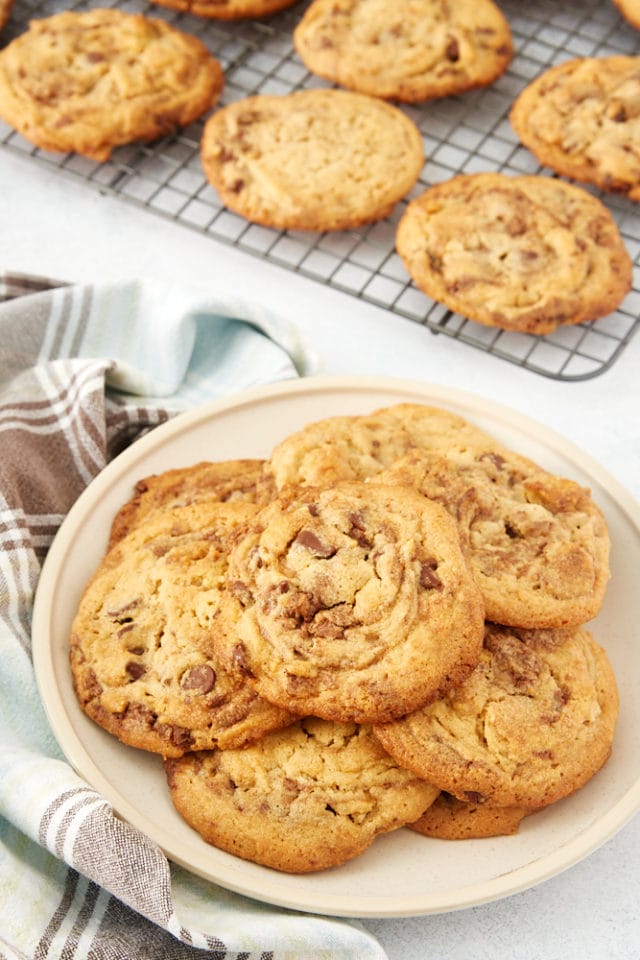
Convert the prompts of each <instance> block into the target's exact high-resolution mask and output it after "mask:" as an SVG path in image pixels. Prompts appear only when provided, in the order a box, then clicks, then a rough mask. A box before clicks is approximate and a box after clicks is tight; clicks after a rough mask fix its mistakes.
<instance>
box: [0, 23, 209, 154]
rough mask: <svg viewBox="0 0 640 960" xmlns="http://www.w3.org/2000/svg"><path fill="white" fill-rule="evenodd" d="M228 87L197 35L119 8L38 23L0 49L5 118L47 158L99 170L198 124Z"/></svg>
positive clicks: (0, 86) (1, 114)
mask: <svg viewBox="0 0 640 960" xmlns="http://www.w3.org/2000/svg"><path fill="white" fill-rule="evenodd" d="M223 85H224V75H223V71H222V67H221V65H220V64H219V62H218V61H217V60H216V59H215V57H213V56H211V54H210V53H209V51H208V50H207V48H206V46H205V45H204V44H203V43H202V42H201V41H200V40H199V39H197V37H193V36H191V35H189V34H187V33H184V32H182V31H180V30H177V29H176V28H175V27H173V26H171V25H170V24H168V23H166V22H165V21H164V20H159V19H152V18H149V17H144V16H142V15H140V14H126V13H123V12H122V11H120V10H117V9H100V8H97V9H94V10H90V11H88V12H81V13H79V12H77V11H70V10H68V11H64V12H63V13H58V14H54V15H53V16H51V17H48V18H45V19H41V20H32V21H31V22H30V24H29V29H28V30H27V31H26V32H25V33H23V34H21V35H20V36H19V37H16V39H15V40H13V41H12V42H11V43H9V44H8V45H7V46H6V47H5V48H4V49H3V50H2V51H0V117H2V119H3V120H4V121H5V122H6V123H8V124H10V125H11V126H13V127H14V128H15V129H16V130H18V132H19V133H21V134H22V136H24V137H25V139H27V140H29V141H30V142H31V143H34V144H35V145H36V146H38V147H41V148H42V149H44V150H52V151H62V152H67V151H75V152H76V153H79V154H82V155H83V156H85V157H88V158H90V159H92V160H97V161H99V162H103V161H105V160H108V158H109V156H110V154H111V151H112V149H113V148H114V147H117V146H120V145H122V144H126V143H131V142H133V141H137V140H141V141H150V140H155V139H156V138H158V137H160V136H164V135H166V134H169V133H172V132H173V131H174V130H176V129H177V128H179V127H184V126H186V125H187V124H189V123H191V122H192V121H194V120H196V119H197V118H198V117H200V116H202V114H204V113H205V112H206V111H207V110H209V109H210V108H211V107H212V106H213V105H214V103H215V102H216V101H217V99H218V97H219V96H220V94H221V92H222V88H223Z"/></svg>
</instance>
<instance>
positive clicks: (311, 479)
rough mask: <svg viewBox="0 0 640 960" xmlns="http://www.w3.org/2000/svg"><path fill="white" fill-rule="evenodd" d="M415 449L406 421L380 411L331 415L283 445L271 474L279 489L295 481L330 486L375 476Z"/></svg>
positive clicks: (270, 462)
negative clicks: (405, 425)
mask: <svg viewBox="0 0 640 960" xmlns="http://www.w3.org/2000/svg"><path fill="white" fill-rule="evenodd" d="M412 447H413V444H412V440H411V437H410V436H409V434H408V433H407V431H406V430H405V429H404V426H403V424H402V423H398V421H397V420H393V419H391V418H389V417H387V416H386V415H385V414H383V413H380V412H379V411H375V412H374V413H373V414H371V415H369V414H362V415H352V416H349V415H347V416H336V417H326V418H324V419H322V420H315V421H313V422H312V423H308V424H305V425H304V426H303V427H302V428H301V429H300V430H296V431H295V432H293V433H290V434H288V435H287V436H286V437H285V438H284V439H283V440H282V441H281V442H280V443H278V444H277V445H276V446H275V447H274V449H273V450H272V451H271V456H270V457H269V460H268V461H267V463H266V465H265V472H266V473H267V474H268V475H270V476H271V477H272V478H273V482H274V484H275V486H276V488H277V489H279V490H282V489H284V488H285V487H287V486H289V485H293V486H301V485H302V486H330V485H331V484H332V483H336V482H337V481H340V480H364V479H365V478H366V477H370V476H374V475H375V474H376V473H379V472H380V471H382V470H384V469H385V468H386V467H389V466H391V464H392V463H393V462H394V461H395V460H397V459H398V458H399V457H401V456H402V455H403V454H405V453H407V452H408V451H409V450H410V449H412Z"/></svg>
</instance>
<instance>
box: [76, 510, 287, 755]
mask: <svg viewBox="0 0 640 960" xmlns="http://www.w3.org/2000/svg"><path fill="white" fill-rule="evenodd" d="M255 509H256V508H255V507H252V506H250V505H248V504H242V503H233V504H230V503H226V504H212V505H202V504H200V505H198V506H196V507H181V508H177V509H175V510H168V511H166V512H165V513H163V514H162V515H161V516H159V517H156V518H154V519H151V520H149V521H148V522H147V523H146V524H145V525H144V526H143V527H141V528H140V529H138V530H134V531H133V532H132V533H131V534H129V535H128V536H126V537H124V538H123V539H121V540H120V541H118V543H117V544H116V545H115V547H114V548H113V549H112V550H110V551H109V553H108V554H107V555H106V557H105V558H104V560H103V562H102V563H101V564H100V566H99V568H98V570H97V571H96V573H95V575H94V576H93V578H92V579H91V580H90V582H89V583H88V585H87V587H86V589H85V591H84V594H83V596H82V598H81V601H80V604H79V608H78V612H77V614H76V617H75V618H74V622H73V625H72V631H71V638H70V659H71V670H72V675H73V681H74V687H75V690H76V694H77V696H78V700H79V702H80V704H81V706H82V708H83V710H84V711H85V712H86V713H87V714H88V715H89V716H90V717H91V718H92V719H93V720H94V721H95V722H96V723H98V724H99V725H100V726H102V727H103V728H104V729H105V730H108V731H109V733H111V734H113V735H114V736H116V737H118V738H119V739H120V740H121V741H122V742H123V743H127V744H129V745H130V746H133V747H138V748H140V749H144V750H149V751H151V752H154V753H161V754H163V755H164V756H180V755H181V754H183V753H184V752H185V751H189V750H202V749H205V748H207V749H208V748H211V747H214V746H220V747H227V746H239V745H242V744H244V743H246V742H248V741H250V740H252V739H255V738H256V737H259V736H261V735H262V734H263V733H265V732H266V731H268V730H273V729H276V728H278V727H280V726H283V725H284V724H285V723H288V722H291V721H292V720H293V719H294V718H293V717H292V716H290V715H288V714H287V713H286V712H285V711H283V710H280V709H278V708H276V707H273V706H272V705H271V704H269V703H266V702H264V701H263V700H262V699H261V698H260V697H259V696H258V694H257V693H256V690H255V688H254V686H253V685H252V684H251V683H250V681H249V680H248V678H247V677H246V675H245V674H243V673H242V671H240V670H238V669H235V670H234V669H233V666H231V667H228V666H223V665H222V663H221V659H220V657H219V656H218V651H217V645H216V636H215V623H214V620H215V613H216V611H217V609H218V606H219V603H220V595H221V591H222V589H223V583H224V576H225V574H226V570H227V553H228V551H229V549H230V545H231V543H232V540H233V537H234V536H235V535H236V533H237V531H238V529H239V528H240V527H241V526H242V525H243V524H245V523H247V522H248V521H249V520H250V519H251V517H252V516H253V513H254V511H255Z"/></svg>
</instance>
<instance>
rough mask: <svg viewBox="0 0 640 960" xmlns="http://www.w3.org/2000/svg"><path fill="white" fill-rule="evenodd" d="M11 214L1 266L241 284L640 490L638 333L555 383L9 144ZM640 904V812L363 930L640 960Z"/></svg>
mask: <svg viewBox="0 0 640 960" xmlns="http://www.w3.org/2000/svg"><path fill="white" fill-rule="evenodd" d="M0 223H1V224H2V229H1V230H0V268H1V269H3V270H10V271H20V272H25V273H36V274H39V275H45V276H49V277H53V278H59V279H62V280H67V281H80V282H84V281H87V282H90V281H98V280H109V279H122V278H130V277H146V278H150V279H153V278H160V279H163V280H166V279H167V277H170V278H171V279H172V280H173V281H174V282H178V283H184V284H185V285H187V286H190V287H195V288H199V289H202V290H203V291H205V292H206V291H207V290H208V291H212V292H213V291H215V292H216V293H218V294H220V293H224V292H225V291H229V292H230V293H233V292H235V291H237V290H243V291H244V295H245V297H247V296H255V297H256V298H257V299H259V300H260V301H261V302H263V303H264V304H266V305H267V306H268V307H269V308H270V309H271V310H276V311H278V312H280V313H281V314H282V315H283V316H284V317H285V318H288V319H290V320H291V321H292V322H294V323H295V325H296V326H297V328H298V330H299V331H300V336H301V339H302V342H303V344H304V347H305V350H306V353H307V355H308V356H309V357H310V358H311V360H312V362H311V364H310V368H309V371H308V372H310V373H325V374H367V375H371V374H383V375H389V376H396V377H408V378H411V379H416V380H421V381H424V382H429V383H434V384H438V385H444V386H451V387H456V388H462V389H464V390H466V391H472V392H474V393H477V394H479V395H481V396H482V397H486V398H489V399H491V400H494V401H497V402H499V403H502V404H506V405H509V406H511V407H512V408H514V409H516V410H517V411H520V412H522V413H525V414H526V415H528V416H530V417H534V418H536V419H537V420H539V421H540V422H541V423H543V424H545V425H547V426H549V427H551V428H553V429H554V430H555V431H556V432H558V433H561V434H563V435H564V436H566V437H567V439H568V440H570V441H571V442H572V443H574V444H577V445H578V446H579V447H581V448H582V449H583V450H585V451H586V452H587V453H588V454H589V455H590V456H591V457H592V458H594V459H596V460H598V461H600V462H601V463H602V464H603V465H604V466H605V467H606V468H607V469H608V471H609V472H610V473H611V474H613V475H614V476H615V477H616V478H617V479H618V480H619V481H620V482H621V483H622V484H623V485H624V486H626V487H627V489H628V490H629V491H630V492H631V493H632V494H633V495H634V496H635V497H636V499H640V469H639V467H640V429H639V423H640V376H639V375H638V371H639V370H640V337H636V338H635V340H633V341H632V342H631V344H630V345H629V346H628V347H627V348H626V349H625V350H624V352H623V353H622V355H621V357H619V358H618V360H616V361H615V363H614V364H613V366H612V368H611V369H610V370H608V371H606V372H604V373H602V374H600V375H599V376H596V377H594V378H592V379H589V380H585V381H577V382H562V381H555V380H552V379H549V378H547V377H543V376H541V375H539V374H536V373H531V372H529V371H527V370H523V369H521V368H518V367H516V366H514V365H512V364H511V363H508V362H506V361H504V360H501V359H499V358H496V357H493V356H491V355H488V354H485V353H482V352H481V351H479V350H476V349H473V348H472V347H470V346H467V345H466V344H464V343H462V342H458V341H455V340H452V339H450V338H449V337H446V336H434V335H433V334H432V333H431V332H430V331H429V330H427V329H425V328H423V327H421V326H420V325H418V324H417V323H413V322H411V321H409V320H403V319H401V318H398V317H397V316H394V315H392V314H390V313H387V312H385V311H384V310H381V309H378V308H376V307H374V306H371V305H368V304H366V303H364V302H361V301H359V300H357V299H356V298H354V297H349V296H348V295H346V294H342V293H339V292H337V291H334V290H331V289H329V288H328V287H326V286H324V285H321V284H319V283H317V282H315V281H313V280H308V279H306V278H304V277H301V276H299V275H296V274H294V273H292V272H289V271H285V270H284V269H281V268H279V267H277V266H272V265H270V264H267V263H264V262H262V261H259V260H257V259H254V258H253V257H249V256H248V255H245V254H243V253H241V252H239V251H237V250H235V249H232V248H227V247H225V246H222V245H220V244H218V243H217V242H216V241H214V240H212V239H210V238H207V237H205V236H202V235H200V234H198V233H195V232H192V231H190V230H188V229H187V228H185V227H182V226H180V225H177V224H174V223H171V222H169V221H165V220H163V219H161V218H160V217H158V216H155V215H154V214H152V213H149V212H146V211H144V210H140V209H138V208H135V207H133V206H130V205H128V204H126V203H125V202H124V201H123V200H120V199H118V198H111V197H106V196H102V195H100V194H98V193H97V192H96V191H95V190H93V189H92V188H91V187H90V186H87V185H85V184H82V183H76V182H73V181H72V180H71V179H67V178H66V177H64V176H62V175H61V174H60V173H58V172H57V171H56V170H48V169H46V168H44V167H40V166H39V165H37V164H35V163H32V162H30V161H28V160H23V159H21V158H20V157H18V156H16V155H14V154H11V153H9V152H8V151H5V152H4V153H3V152H2V151H0ZM428 868H429V867H428V863H425V869H427V870H428ZM639 902H640V817H638V816H636V817H635V819H634V820H632V821H631V822H630V823H629V824H627V826H626V827H624V828H623V829H622V830H621V831H620V832H619V833H618V834H617V835H616V836H615V837H614V838H613V839H612V840H610V841H609V842H608V843H606V844H605V845H604V846H603V847H601V848H600V849H599V850H597V851H596V852H595V853H593V854H591V856H589V857H588V858H587V859H586V860H583V861H582V862H581V863H579V864H578V865H576V866H574V867H573V868H571V869H569V870H568V871H566V872H565V873H564V874H562V875H560V876H557V877H555V878H552V879H550V880H548V881H546V882H544V883H543V884H541V885H539V886H538V887H536V888H534V889H531V890H528V891H525V892H523V893H518V894H515V895H513V896H512V897H510V898H508V899H507V900H503V901H500V902H497V903H491V904H487V905H484V906H479V907H475V908H472V909H467V910H465V911H462V912H456V913H450V914H444V915H440V916H428V917H421V918H411V919H398V920H367V921H365V926H366V927H367V928H368V929H369V930H371V931H372V932H373V933H374V934H375V935H376V936H377V937H378V938H379V939H380V941H381V942H382V944H383V946H384V947H385V949H386V950H387V953H388V955H389V957H390V960H400V958H402V960H424V958H425V957H438V958H442V960H463V958H464V960H467V958H468V957H469V956H470V955H471V956H473V957H474V958H475V960H482V958H485V957H494V956H498V957H508V958H509V960H540V958H545V960H555V958H558V960H559V958H563V960H574V958H575V960H600V958H605V957H606V958H607V960H618V958H619V960H633V958H635V957H638V956H639V955H640V911H639V910H638V903H639Z"/></svg>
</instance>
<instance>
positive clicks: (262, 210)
mask: <svg viewBox="0 0 640 960" xmlns="http://www.w3.org/2000/svg"><path fill="white" fill-rule="evenodd" d="M201 158H202V165H203V168H204V172H205V175H206V177H207V179H208V180H209V182H210V183H211V185H212V186H213V187H214V189H215V190H216V191H217V192H218V194H219V195H220V199H221V200H222V202H223V203H224V204H225V205H226V206H227V207H229V209H230V210H233V211H234V212H236V213H238V214H240V215H241V216H243V217H245V218H246V219H247V220H251V221H253V222H255V223H260V224H263V225H265V226H268V227H277V228H280V229H284V230H287V229H294V230H345V229H348V228H352V227H357V226H360V225H361V224H363V223H368V222H369V221H373V220H379V219H381V218H382V217H386V216H387V214H389V213H390V212H391V211H392V209H393V207H394V205H395V204H396V203H397V202H398V201H399V200H400V199H401V198H402V197H404V195H405V194H406V193H408V191H409V190H410V189H411V188H412V187H413V186H414V184H415V183H416V181H417V179H418V176H419V174H420V172H421V170H422V166H423V163H424V151H423V144H422V137H421V134H420V131H419V130H418V128H417V127H416V125H415V124H414V123H413V121H412V120H410V119H409V118H408V117H407V116H405V114H404V113H402V112H401V110H400V109H399V108H397V107H395V106H392V105H391V104H387V103H384V102H383V101H381V100H377V99H374V98H373V97H366V96H364V95H362V94H358V93H352V92H349V91H346V90H323V89H319V90H302V91H299V92H297V93H291V94H287V95H283V96H269V95H258V96H254V97H248V98H246V99H244V100H239V101H237V102H235V103H232V104H229V105H228V106H226V107H223V108H222V109H220V110H217V111H216V112H215V113H214V114H213V116H212V117H210V119H209V120H208V121H207V123H206V125H205V128H204V134H203V137H202V143H201Z"/></svg>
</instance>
